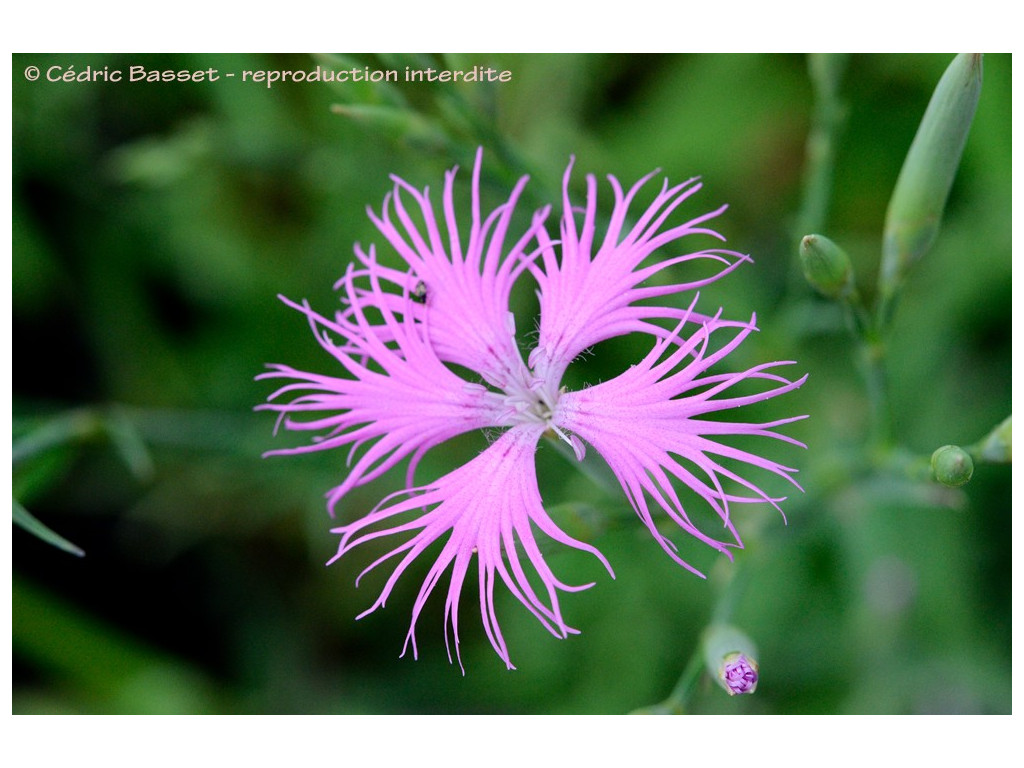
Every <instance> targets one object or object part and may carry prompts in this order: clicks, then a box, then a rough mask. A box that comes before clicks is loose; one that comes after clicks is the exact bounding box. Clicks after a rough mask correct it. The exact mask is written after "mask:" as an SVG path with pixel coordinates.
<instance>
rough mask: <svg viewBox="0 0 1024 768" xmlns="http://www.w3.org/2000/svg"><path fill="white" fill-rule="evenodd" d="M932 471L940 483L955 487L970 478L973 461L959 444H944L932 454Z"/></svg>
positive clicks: (972, 472)
mask: <svg viewBox="0 0 1024 768" xmlns="http://www.w3.org/2000/svg"><path fill="white" fill-rule="evenodd" d="M932 471H933V472H934V473H935V479H936V480H938V481H939V482H940V483H942V484H943V485H948V486H950V487H952V488H956V487H957V486H960V485H963V484H964V483H966V482H967V481H968V480H970V479H971V475H973V474H974V462H973V461H972V460H971V455H970V454H969V453H967V451H965V450H964V449H963V448H961V447H960V446H959V445H944V446H942V447H941V448H939V449H938V450H936V451H935V453H933V454H932Z"/></svg>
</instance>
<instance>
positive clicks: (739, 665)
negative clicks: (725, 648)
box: [718, 653, 757, 696]
mask: <svg viewBox="0 0 1024 768" xmlns="http://www.w3.org/2000/svg"><path fill="white" fill-rule="evenodd" d="M718 678H719V680H721V682H722V684H723V685H724V686H725V690H726V692H727V693H728V694H729V695H730V696H736V695H737V694H741V693H753V692H754V690H755V689H756V688H757V662H756V661H754V660H753V659H750V658H747V656H746V655H745V654H742V653H731V654H729V655H728V656H726V657H725V658H724V659H723V660H722V666H721V669H720V670H719V672H718Z"/></svg>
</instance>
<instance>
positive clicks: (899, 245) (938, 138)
mask: <svg viewBox="0 0 1024 768" xmlns="http://www.w3.org/2000/svg"><path fill="white" fill-rule="evenodd" d="M980 94H981V54H980V53H961V54H960V55H958V56H957V57H956V58H955V59H953V62H952V63H951V64H950V65H949V67H948V68H947V69H946V72H945V74H943V76H942V79H941V80H940V81H939V84H938V85H937V86H936V88H935V93H933V94H932V99H931V101H930V102H929V103H928V109H927V110H926V111H925V113H924V118H922V120H921V125H920V126H919V127H918V129H917V135H916V136H914V141H913V143H912V144H911V145H910V151H909V152H908V153H907V158H906V160H904V161H903V168H902V170H900V175H899V178H898V179H897V180H896V187H895V188H894V190H893V193H892V197H891V198H890V200H889V209H888V211H887V212H886V216H885V231H884V233H883V236H882V265H881V271H880V273H879V282H878V287H879V290H880V291H881V293H882V295H883V296H891V295H892V294H893V293H895V291H896V289H897V288H898V287H899V284H900V282H901V281H902V279H903V278H904V276H905V275H906V274H907V271H908V270H909V269H910V267H911V266H913V265H914V263H916V262H917V260H918V259H920V258H921V256H922V255H924V253H925V252H926V251H927V250H928V249H929V248H930V247H931V244H932V242H933V241H934V240H935V236H936V234H938V231H939V222H940V219H941V218H942V210H943V208H945V206H946V198H947V197H948V196H949V190H950V187H952V186H953V178H954V177H955V176H956V170H957V167H958V166H959V165H960V156H961V155H962V154H963V149H964V144H965V143H966V142H967V133H968V131H969V130H970V127H971V120H972V119H973V118H974V111H975V108H976V107H977V105H978V97H979V95H980Z"/></svg>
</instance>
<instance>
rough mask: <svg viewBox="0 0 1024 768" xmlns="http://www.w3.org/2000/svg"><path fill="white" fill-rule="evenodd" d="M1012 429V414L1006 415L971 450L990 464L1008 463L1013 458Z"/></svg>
mask: <svg viewBox="0 0 1024 768" xmlns="http://www.w3.org/2000/svg"><path fill="white" fill-rule="evenodd" d="M1012 431H1013V416H1007V417H1006V418H1005V419H1003V421H1002V423H1000V425H999V426H998V427H996V428H995V429H993V430H992V431H991V432H989V433H988V435H986V436H985V439H984V440H982V441H981V443H980V444H979V445H978V446H975V448H974V449H972V450H971V452H972V453H974V455H975V457H976V458H978V459H979V460H981V461H987V462H989V463H990V464H1009V463H1010V461H1012V459H1013V439H1012V434H1011V432H1012Z"/></svg>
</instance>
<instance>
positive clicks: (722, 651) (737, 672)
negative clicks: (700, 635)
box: [704, 624, 758, 696]
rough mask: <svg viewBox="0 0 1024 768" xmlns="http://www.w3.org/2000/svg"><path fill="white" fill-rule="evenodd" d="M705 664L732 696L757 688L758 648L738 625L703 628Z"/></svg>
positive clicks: (718, 625)
mask: <svg viewBox="0 0 1024 768" xmlns="http://www.w3.org/2000/svg"><path fill="white" fill-rule="evenodd" d="M704 664H705V666H706V667H707V670H708V672H709V673H710V674H711V676H712V677H714V678H715V680H717V681H718V684H719V685H720V686H722V688H724V689H725V692H726V693H728V694H729V695H730V696H736V695H738V694H742V693H753V692H754V691H755V690H756V688H757V676H758V665H757V648H756V647H755V646H754V643H753V641H752V640H751V639H750V638H749V637H747V635H745V634H744V633H743V632H741V631H740V630H738V629H736V627H733V626H730V625H728V624H714V625H712V626H710V627H708V629H707V630H706V631H705V632H704Z"/></svg>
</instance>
